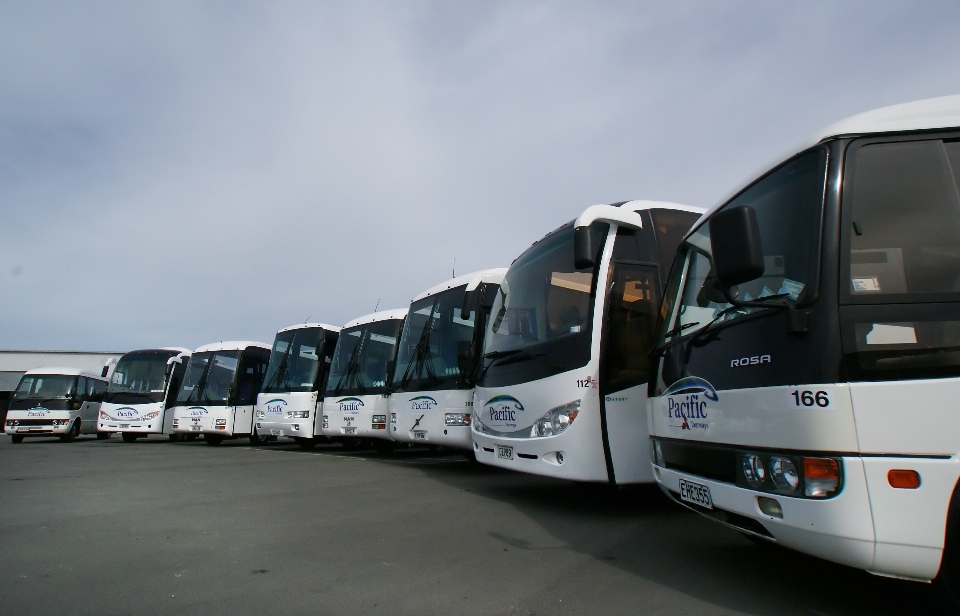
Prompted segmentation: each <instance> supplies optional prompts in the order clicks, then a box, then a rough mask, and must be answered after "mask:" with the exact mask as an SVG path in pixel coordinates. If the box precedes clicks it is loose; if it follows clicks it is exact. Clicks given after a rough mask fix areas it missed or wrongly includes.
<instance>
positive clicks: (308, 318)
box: [303, 314, 313, 323]
mask: <svg viewBox="0 0 960 616" xmlns="http://www.w3.org/2000/svg"><path fill="white" fill-rule="evenodd" d="M312 316H313V315H312V314H311V315H310V317H312ZM310 317H307V318H306V319H304V320H303V322H304V323H306V322H307V321H309V320H310Z"/></svg>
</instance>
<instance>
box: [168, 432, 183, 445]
mask: <svg viewBox="0 0 960 616" xmlns="http://www.w3.org/2000/svg"><path fill="white" fill-rule="evenodd" d="M179 440H181V439H180V435H179V434H171V435H170V442H171V443H176V442H177V441H179Z"/></svg>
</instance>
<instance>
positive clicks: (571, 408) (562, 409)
mask: <svg viewBox="0 0 960 616" xmlns="http://www.w3.org/2000/svg"><path fill="white" fill-rule="evenodd" d="M579 414H580V401H579V400H577V401H575V402H571V403H569V404H564V405H563V406H558V407H556V408H552V409H550V410H549V411H547V412H546V414H545V415H544V416H543V417H541V418H540V419H538V420H537V422H536V423H535V424H533V430H531V432H530V436H531V437H540V436H556V435H558V434H560V433H561V432H563V431H564V430H566V429H567V428H569V427H570V424H572V423H573V420H574V419H576V418H577V415H579Z"/></svg>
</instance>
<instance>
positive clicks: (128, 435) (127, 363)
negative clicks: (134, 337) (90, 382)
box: [97, 347, 190, 443]
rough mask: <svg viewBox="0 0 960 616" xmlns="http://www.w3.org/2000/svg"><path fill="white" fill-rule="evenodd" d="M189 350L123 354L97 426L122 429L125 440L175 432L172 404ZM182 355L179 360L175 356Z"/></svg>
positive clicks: (177, 349) (158, 350)
mask: <svg viewBox="0 0 960 616" xmlns="http://www.w3.org/2000/svg"><path fill="white" fill-rule="evenodd" d="M189 355H190V350H189V349H181V348H174V347H167V348H162V349H143V350H140V351H131V352H129V353H126V354H124V355H123V356H122V357H121V358H120V360H119V361H118V362H117V365H116V367H115V368H114V370H113V375H112V376H111V377H110V383H109V385H107V394H106V396H105V397H104V399H103V404H101V405H100V417H99V421H98V424H97V429H98V430H99V431H100V432H103V433H107V434H109V433H111V432H119V433H120V434H121V435H122V436H123V440H124V441H125V442H128V443H130V442H133V441H135V440H137V438H139V437H141V436H148V435H150V434H169V435H170V436H171V438H174V435H173V406H174V405H175V403H176V399H177V392H178V391H179V389H180V383H181V381H182V379H183V372H184V369H185V367H186V366H185V362H186V358H187V357H189ZM178 356H182V357H181V361H180V362H171V360H172V359H174V358H176V357H178Z"/></svg>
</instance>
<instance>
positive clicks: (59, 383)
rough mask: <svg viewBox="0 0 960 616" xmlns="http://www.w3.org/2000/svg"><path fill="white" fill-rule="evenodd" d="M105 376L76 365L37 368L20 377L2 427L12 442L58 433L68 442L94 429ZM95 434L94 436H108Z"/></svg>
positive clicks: (92, 432)
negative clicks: (80, 368) (26, 437)
mask: <svg viewBox="0 0 960 616" xmlns="http://www.w3.org/2000/svg"><path fill="white" fill-rule="evenodd" d="M106 391H107V380H106V379H105V378H103V377H101V376H100V375H99V374H95V373H93V372H87V371H86V370H79V369H77V368H36V369H34V370H28V371H27V372H25V373H24V375H23V376H22V377H20V383H18V384H17V389H16V390H15V391H14V392H13V400H11V401H10V409H9V410H8V411H7V418H6V421H5V422H4V426H3V430H4V432H6V433H7V434H9V435H10V439H11V440H12V441H13V442H14V443H20V442H23V438H24V437H25V436H59V437H60V440H61V441H64V442H69V441H72V440H73V439H74V438H76V437H78V436H80V435H81V434H95V433H97V413H98V412H99V410H100V401H101V400H103V395H104V393H106ZM109 437H110V435H109V434H97V438H100V439H104V438H109Z"/></svg>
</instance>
